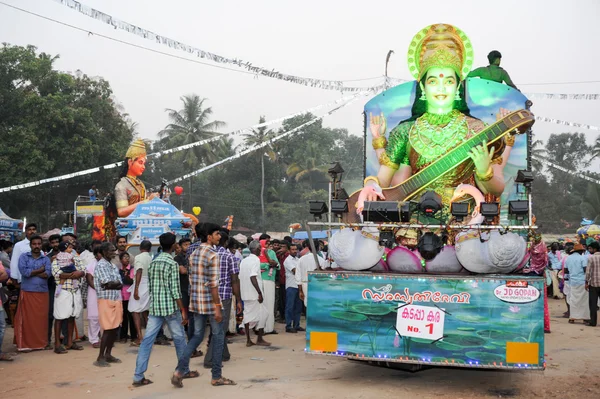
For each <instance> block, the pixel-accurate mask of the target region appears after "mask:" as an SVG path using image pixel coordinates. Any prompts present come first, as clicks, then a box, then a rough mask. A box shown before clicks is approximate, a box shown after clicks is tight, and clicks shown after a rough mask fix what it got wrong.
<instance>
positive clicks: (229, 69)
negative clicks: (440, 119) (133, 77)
mask: <svg viewBox="0 0 600 399" xmlns="http://www.w3.org/2000/svg"><path fill="white" fill-rule="evenodd" d="M0 5H4V6H6V7H10V8H12V9H15V10H18V11H21V12H24V13H26V14H29V15H33V16H35V17H38V18H42V19H45V20H47V21H50V22H54V23H57V24H59V25H63V26H66V27H68V28H72V29H75V30H78V31H80V32H84V33H87V34H88V35H94V36H98V37H101V38H104V39H107V40H111V41H114V42H117V43H121V44H124V45H126V46H131V47H134V48H137V49H140V50H146V51H150V52H153V53H156V54H161V55H165V56H167V57H171V58H176V59H180V60H184V61H189V62H193V63H196V64H200V65H205V66H208V67H212V68H218V69H224V70H227V71H232V72H238V73H244V74H247V75H253V76H257V74H256V73H254V72H250V71H244V70H241V69H235V68H229V67H225V66H221V65H214V64H209V63H207V62H202V61H198V60H193V59H190V58H186V57H181V56H178V55H174V54H170V53H166V52H164V51H160V50H155V49H152V48H150V47H145V46H141V45H138V44H134V43H130V42H127V41H125V40H121V39H116V38H114V37H110V36H107V35H104V34H101V33H97V32H94V31H91V30H89V29H85V28H81V27H78V26H75V25H71V24H68V23H66V22H62V21H59V20H56V19H54V18H50V17H46V16H44V15H41V14H37V13H35V12H33V11H29V10H25V9H23V8H20V7H17V6H13V5H12V4H7V3H4V2H2V1H0ZM382 77H383V76H374V77H370V78H360V79H348V80H339V81H338V82H342V83H343V82H359V81H366V80H374V79H381V78H382Z"/></svg>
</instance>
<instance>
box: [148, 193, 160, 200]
mask: <svg viewBox="0 0 600 399" xmlns="http://www.w3.org/2000/svg"><path fill="white" fill-rule="evenodd" d="M159 195H160V194H159V193H152V194H150V196H149V197H148V199H149V200H153V199H154V198H158V197H159Z"/></svg>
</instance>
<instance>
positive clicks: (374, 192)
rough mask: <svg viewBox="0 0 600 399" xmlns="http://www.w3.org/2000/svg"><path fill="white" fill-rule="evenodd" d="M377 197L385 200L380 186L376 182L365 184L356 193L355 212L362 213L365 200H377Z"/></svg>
mask: <svg viewBox="0 0 600 399" xmlns="http://www.w3.org/2000/svg"><path fill="white" fill-rule="evenodd" d="M378 199H380V200H385V196H384V195H383V192H382V191H381V187H379V185H377V184H368V185H366V186H365V187H364V188H363V189H362V190H361V191H360V194H359V195H358V201H356V213H358V214H359V215H360V214H361V213H362V211H363V208H364V207H365V201H377V200H378Z"/></svg>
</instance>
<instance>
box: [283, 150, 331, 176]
mask: <svg viewBox="0 0 600 399" xmlns="http://www.w3.org/2000/svg"><path fill="white" fill-rule="evenodd" d="M328 169H329V166H328V165H327V162H326V161H325V160H324V159H323V151H321V149H320V148H319V146H318V145H317V144H315V143H310V144H309V145H308V146H307V151H306V153H305V154H304V156H303V157H302V159H301V160H299V161H297V162H294V163H292V164H291V165H290V166H289V167H288V168H287V171H286V174H287V175H288V177H290V178H295V179H296V181H300V180H303V179H306V178H308V179H309V181H310V184H311V186H312V184H313V175H315V174H324V173H325V172H327V170H328Z"/></svg>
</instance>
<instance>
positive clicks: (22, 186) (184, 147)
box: [0, 90, 372, 193]
mask: <svg viewBox="0 0 600 399" xmlns="http://www.w3.org/2000/svg"><path fill="white" fill-rule="evenodd" d="M369 93H372V91H370V90H366V91H363V92H361V93H358V94H353V95H349V96H345V97H341V98H339V99H337V100H335V101H330V102H328V103H325V104H320V105H317V106H314V107H311V108H307V109H305V110H302V111H300V112H294V113H293V114H289V115H287V116H284V117H281V118H277V119H273V120H270V121H266V122H263V123H258V124H256V125H253V126H250V127H248V128H245V129H239V130H235V131H233V132H230V133H227V134H223V135H218V136H215V137H211V138H209V139H205V140H200V141H197V142H195V143H190V144H185V145H182V146H179V147H175V148H170V149H167V150H163V151H159V152H154V153H151V154H148V155H147V156H148V158H152V157H160V156H162V155H167V154H172V153H174V152H178V151H182V150H187V149H190V148H193V147H197V146H199V145H204V144H207V143H211V142H213V141H217V140H220V139H223V138H225V137H230V136H236V135H240V134H243V133H249V132H251V131H252V130H253V129H258V128H261V127H265V126H270V125H273V124H276V123H280V122H283V121H286V120H288V119H291V118H294V117H297V116H300V115H304V114H306V113H312V112H315V111H318V110H319V109H321V108H327V107H331V106H334V105H337V104H340V103H343V102H345V101H349V100H352V99H354V98H357V97H359V96H361V95H366V94H369ZM122 164H123V161H119V162H114V163H110V164H108V165H103V166H98V167H95V168H90V169H84V170H80V171H78V172H74V173H68V174H65V175H61V176H55V177H49V178H47V179H41V180H36V181H32V182H28V183H23V184H15V185H12V186H8V187H2V188H0V193H4V192H8V191H14V190H21V189H25V188H30V187H35V186H39V185H42V184H46V183H54V182H57V181H62V180H69V179H72V178H75V177H79V176H85V175H89V174H93V173H98V172H100V171H101V170H107V169H113V168H117V167H119V166H121V165H122Z"/></svg>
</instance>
